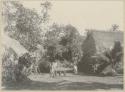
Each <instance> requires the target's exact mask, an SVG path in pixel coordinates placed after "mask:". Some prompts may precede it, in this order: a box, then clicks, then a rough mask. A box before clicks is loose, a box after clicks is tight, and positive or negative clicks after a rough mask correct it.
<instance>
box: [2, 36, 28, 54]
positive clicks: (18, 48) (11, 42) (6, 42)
mask: <svg viewBox="0 0 125 92" xmlns="http://www.w3.org/2000/svg"><path fill="white" fill-rule="evenodd" d="M2 47H3V48H2V49H3V52H4V49H5V48H12V49H13V50H14V51H15V53H16V54H17V55H18V56H21V55H23V54H24V53H27V52H28V51H27V50H26V49H25V48H24V47H23V46H22V45H21V44H20V43H19V42H18V41H17V40H15V39H12V38H10V37H9V36H8V35H7V34H4V35H2Z"/></svg>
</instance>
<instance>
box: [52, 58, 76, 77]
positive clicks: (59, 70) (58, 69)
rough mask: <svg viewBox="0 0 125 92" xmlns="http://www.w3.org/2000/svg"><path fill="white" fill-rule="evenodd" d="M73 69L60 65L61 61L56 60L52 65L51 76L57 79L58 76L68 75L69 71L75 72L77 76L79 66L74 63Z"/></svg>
mask: <svg viewBox="0 0 125 92" xmlns="http://www.w3.org/2000/svg"><path fill="white" fill-rule="evenodd" d="M72 65H73V67H72V68H66V67H64V66H63V64H62V63H60V61H58V60H56V61H54V62H51V63H50V76H51V77H55V76H57V75H59V76H61V75H64V76H65V75H66V72H67V71H68V70H73V71H74V73H75V74H77V73H78V69H77V65H76V64H75V63H74V64H72Z"/></svg>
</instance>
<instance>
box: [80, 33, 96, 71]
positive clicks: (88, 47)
mask: <svg viewBox="0 0 125 92" xmlns="http://www.w3.org/2000/svg"><path fill="white" fill-rule="evenodd" d="M82 51H83V57H82V59H81V61H80V62H79V64H78V67H79V71H81V72H86V73H91V72H93V71H92V63H93V62H92V58H91V57H92V56H93V55H94V54H95V53H96V45H95V40H94V37H93V34H92V32H89V31H88V32H87V37H86V39H85V40H84V42H83V44H82Z"/></svg>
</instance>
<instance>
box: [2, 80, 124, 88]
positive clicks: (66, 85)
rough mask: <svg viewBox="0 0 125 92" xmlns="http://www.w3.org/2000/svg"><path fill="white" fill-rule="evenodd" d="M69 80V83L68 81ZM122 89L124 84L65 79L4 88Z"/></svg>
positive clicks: (30, 82)
mask: <svg viewBox="0 0 125 92" xmlns="http://www.w3.org/2000/svg"><path fill="white" fill-rule="evenodd" d="M66 82H68V83H66ZM97 89H103V90H110V89H118V90H122V89H123V85H122V84H103V83H98V82H93V83H82V82H69V81H66V80H63V81H61V82H51V83H47V82H39V81H31V80H30V81H25V82H22V83H18V84H17V83H15V84H14V83H11V84H8V85H5V88H4V89H3V90H97Z"/></svg>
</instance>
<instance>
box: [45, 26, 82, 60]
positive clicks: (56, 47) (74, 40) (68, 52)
mask: <svg viewBox="0 0 125 92" xmlns="http://www.w3.org/2000/svg"><path fill="white" fill-rule="evenodd" d="M51 29H52V30H51V31H48V32H47V33H46V38H47V39H46V40H45V47H46V48H47V55H48V57H49V58H50V59H51V60H50V61H54V60H55V59H60V60H64V59H65V60H68V61H69V62H75V61H76V62H77V61H79V60H75V59H74V57H77V58H76V59H79V58H80V57H81V50H80V49H81V48H80V47H81V46H80V45H81V44H80V42H79V38H80V35H79V33H78V31H77V29H76V28H75V27H73V26H72V25H66V26H62V25H61V26H59V25H56V24H53V25H52V27H51ZM52 58H53V59H52Z"/></svg>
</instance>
